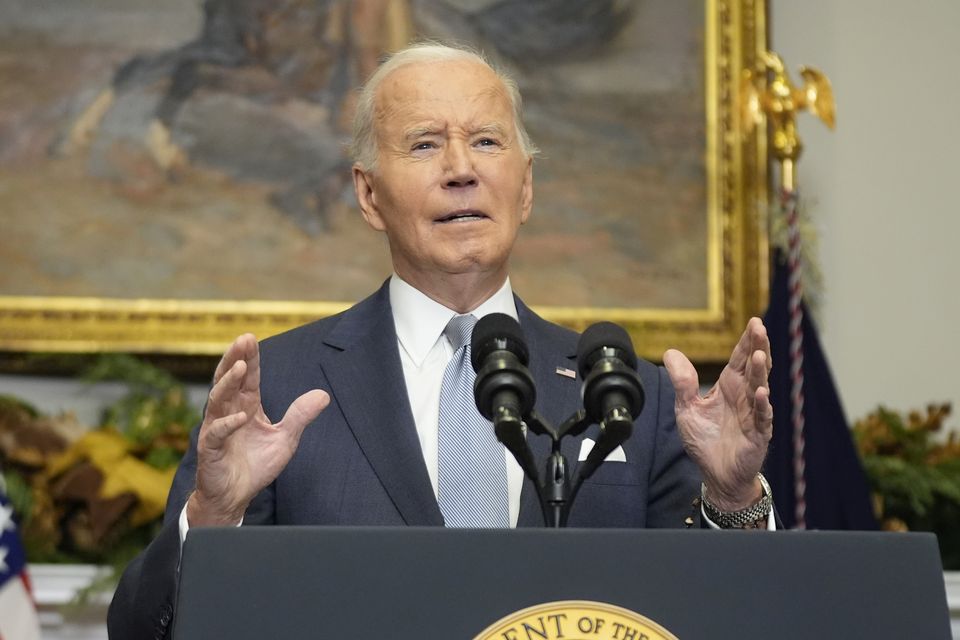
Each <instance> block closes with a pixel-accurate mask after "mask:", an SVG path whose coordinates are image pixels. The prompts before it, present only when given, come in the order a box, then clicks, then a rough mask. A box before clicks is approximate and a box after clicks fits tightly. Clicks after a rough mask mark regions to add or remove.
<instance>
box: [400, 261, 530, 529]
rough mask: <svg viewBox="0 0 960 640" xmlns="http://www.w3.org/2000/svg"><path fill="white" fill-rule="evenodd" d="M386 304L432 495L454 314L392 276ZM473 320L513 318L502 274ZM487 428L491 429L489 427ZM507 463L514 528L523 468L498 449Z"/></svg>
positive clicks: (513, 307)
mask: <svg viewBox="0 0 960 640" xmlns="http://www.w3.org/2000/svg"><path fill="white" fill-rule="evenodd" d="M390 306H391V307H392V309H393V322H394V325H395V326H396V328H397V341H398V342H399V345H400V363H401V364H402V365H403V377H404V380H405V382H406V384H407V395H408V396H409V398H410V408H411V409H412V410H413V421H414V423H415V424H416V426H417V436H418V437H419V438H420V447H421V448H422V449H423V459H424V462H426V464H427V473H429V474H430V482H431V484H432V485H433V493H434V495H437V469H438V467H439V460H438V459H437V450H438V443H437V442H438V430H439V424H440V387H441V385H442V383H443V373H444V371H445V370H446V368H447V363H448V362H450V358H452V357H453V347H452V346H451V345H450V341H449V340H447V338H446V336H444V335H443V330H444V329H445V328H446V326H447V323H448V322H449V321H450V318H452V317H453V316H455V315H457V312H455V311H452V310H451V309H448V308H446V307H444V306H443V305H442V304H440V303H439V302H436V301H435V300H432V299H431V298H429V297H427V296H426V295H425V294H423V293H422V292H421V291H418V290H417V289H415V288H413V287H412V286H411V285H409V284H407V283H406V282H404V281H403V280H402V279H401V278H400V277H399V276H398V275H396V274H394V275H393V278H391V279H390ZM469 313H471V314H473V315H474V316H475V317H476V318H477V319H478V320H479V319H480V318H482V317H483V316H485V315H488V314H491V313H505V314H507V315H508V316H510V317H511V318H513V319H514V320H516V319H517V305H516V303H515V302H514V299H513V290H512V289H511V288H510V279H509V278H508V279H507V281H506V282H504V283H503V286H502V287H500V289H499V290H498V291H497V292H496V293H495V294H493V295H492V296H491V297H490V298H489V299H487V300H486V301H485V302H484V303H483V304H481V305H480V306H479V307H477V308H476V309H474V310H472V311H470V312H469ZM491 428H492V427H491ZM503 455H504V458H505V459H506V461H507V497H508V499H509V502H510V526H511V527H515V526H517V517H518V515H519V514H520V489H521V488H522V487H523V470H522V469H521V468H520V465H519V464H517V461H516V460H515V459H514V457H513V455H512V454H511V453H510V452H509V451H507V449H506V447H504V448H503Z"/></svg>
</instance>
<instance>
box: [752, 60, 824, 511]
mask: <svg viewBox="0 0 960 640" xmlns="http://www.w3.org/2000/svg"><path fill="white" fill-rule="evenodd" d="M760 60H761V62H762V67H761V68H760V69H758V70H757V71H756V72H750V71H747V72H746V73H745V74H744V79H743V84H742V91H741V100H742V101H743V105H744V108H743V110H742V113H743V117H744V125H745V128H746V129H747V131H749V130H750V129H751V128H752V127H753V126H758V125H760V124H762V123H763V122H764V119H766V121H767V122H768V123H769V124H770V134H771V135H770V141H771V142H770V147H771V151H772V153H773V156H774V158H775V159H776V161H777V163H778V164H779V168H780V172H779V174H780V176H779V177H780V190H779V195H780V212H781V215H783V216H784V217H786V219H787V239H788V250H787V270H788V271H787V272H788V283H789V302H788V312H789V335H790V346H789V359H790V362H789V366H790V404H791V410H790V421H791V426H792V429H793V433H792V441H793V477H794V528H795V529H806V509H807V501H806V488H807V487H806V458H805V456H804V449H805V446H806V441H805V436H804V432H805V426H806V425H805V418H804V410H803V409H804V406H803V405H804V396H803V386H804V379H803V278H802V271H803V264H802V259H801V243H800V216H799V212H798V207H797V200H798V196H797V160H798V159H799V158H800V153H801V152H802V151H803V145H802V143H801V141H800V137H799V136H798V135H797V128H796V114H797V112H798V111H802V110H807V111H810V112H811V113H813V114H814V115H816V116H818V117H819V118H820V119H821V120H823V121H824V123H826V124H827V126H828V127H830V128H831V129H832V128H833V126H834V121H835V116H834V102H833V93H832V91H831V88H830V82H829V80H828V79H827V77H826V76H824V75H823V74H822V73H820V72H819V71H817V70H815V69H811V68H804V67H801V69H800V75H801V76H802V77H803V79H804V85H803V87H800V88H797V87H795V86H794V84H793V82H792V81H791V80H790V77H789V75H788V74H787V72H786V70H785V68H784V65H783V61H782V60H781V59H780V56H778V55H777V54H775V53H772V52H764V53H763V54H761V55H760Z"/></svg>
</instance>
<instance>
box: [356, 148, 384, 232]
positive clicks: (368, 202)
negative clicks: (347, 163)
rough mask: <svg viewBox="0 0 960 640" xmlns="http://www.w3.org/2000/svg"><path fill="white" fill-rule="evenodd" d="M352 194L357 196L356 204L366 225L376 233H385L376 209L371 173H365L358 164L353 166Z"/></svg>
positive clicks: (378, 210)
mask: <svg viewBox="0 0 960 640" xmlns="http://www.w3.org/2000/svg"><path fill="white" fill-rule="evenodd" d="M353 192H354V193H355V194H356V196H357V204H359V205H360V212H361V213H362V214H363V219H364V220H366V221H367V224H368V225H370V226H371V227H373V228H374V229H376V230H377V231H385V230H386V226H385V225H384V224H383V218H381V217H380V209H379V208H378V207H377V194H376V190H375V188H374V184H373V172H372V171H366V170H364V168H363V167H362V166H361V165H360V163H354V165H353Z"/></svg>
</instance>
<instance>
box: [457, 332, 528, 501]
mask: <svg viewBox="0 0 960 640" xmlns="http://www.w3.org/2000/svg"><path fill="white" fill-rule="evenodd" d="M529 361H530V353H529V352H528V351H527V344H526V342H525V341H524V339H523V331H522V330H521V329H520V324H519V323H518V322H517V321H516V320H514V319H513V318H511V317H510V316H508V315H506V314H503V313H491V314H489V315H486V316H484V317H482V318H480V319H479V320H478V321H477V324H475V325H474V326H473V335H472V336H471V338H470V363H471V364H472V365H473V370H474V371H476V372H477V379H476V381H475V382H474V383H473V397H474V400H475V401H476V403H477V410H478V411H480V414H481V415H482V416H483V417H484V418H486V419H487V420H490V421H491V422H493V432H494V434H496V436H497V440H499V441H500V442H502V443H503V446H505V447H506V448H507V450H508V451H510V453H512V454H513V457H514V458H516V460H517V463H518V464H519V465H520V468H521V469H523V472H524V473H525V474H526V475H527V477H529V478H531V479H532V480H533V481H534V482H536V481H537V463H536V461H535V460H534V459H533V452H532V451H531V450H530V447H529V446H528V445H527V437H526V433H525V428H524V427H525V424H524V418H525V417H527V416H528V415H530V414H531V412H532V411H533V404H534V401H535V400H536V398H537V392H536V388H535V387H534V386H533V376H531V375H530V371H528V370H527V362H529ZM536 423H537V420H536V419H531V424H536Z"/></svg>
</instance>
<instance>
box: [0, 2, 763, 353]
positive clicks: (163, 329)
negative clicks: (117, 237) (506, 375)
mask: <svg viewBox="0 0 960 640" xmlns="http://www.w3.org/2000/svg"><path fill="white" fill-rule="evenodd" d="M704 29H705V31H704V43H705V44H704V50H705V59H704V64H705V72H704V78H705V82H706V86H705V95H706V120H707V122H706V126H705V130H706V135H707V141H706V159H705V169H706V177H707V185H706V194H707V209H708V211H707V245H708V246H707V261H706V264H707V274H706V277H707V283H708V284H707V304H706V305H704V306H703V307H701V308H695V309H691V308H687V309H673V308H606V307H605V308H592V307H561V306H535V309H536V310H537V311H538V312H539V313H540V314H541V315H543V316H544V317H546V318H547V319H549V320H552V321H555V322H558V323H560V324H563V325H566V326H569V327H571V328H574V329H578V330H582V329H584V328H585V327H587V326H588V325H590V324H591V323H593V322H596V321H599V320H610V321H613V322H617V323H619V324H622V325H623V326H625V327H626V328H627V329H628V331H629V332H630V334H631V336H632V337H633V339H634V342H635V344H636V345H637V348H638V349H637V350H638V353H639V354H640V355H641V356H643V357H646V358H648V359H652V360H659V359H660V357H661V356H662V354H663V351H664V350H665V349H667V348H671V347H674V348H679V349H681V350H683V351H684V352H685V353H686V354H687V355H688V356H690V357H691V358H693V359H695V360H697V361H700V362H723V361H725V360H726V358H727V357H728V355H729V352H730V349H731V347H732V346H733V344H735V342H736V340H737V338H738V336H739V335H740V333H741V332H742V330H743V327H744V326H745V324H746V321H747V319H748V318H749V317H750V316H752V315H756V314H758V313H761V312H762V310H763V308H764V306H765V304H766V299H767V286H768V246H767V221H766V209H767V200H768V194H767V189H768V187H767V161H768V160H767V141H766V131H765V129H764V128H762V127H760V128H755V129H753V131H752V132H751V133H749V134H748V133H745V130H744V129H743V126H742V124H741V121H740V117H739V113H740V105H739V98H738V88H739V78H740V77H741V75H742V72H743V70H744V69H753V68H756V66H757V62H756V61H757V56H758V53H759V52H761V51H763V50H765V49H766V45H767V42H766V37H767V36H766V6H765V2H763V1H762V0H739V1H738V0H705V25H704ZM347 306H349V303H346V302H305V301H266V300H261V301H257V300H178V299H152V298H151V299H118V298H93V297H41V296H37V297H34V296H0V350H4V351H8V352H60V353H91V352H102V351H122V352H134V353H157V354H177V355H215V354H219V353H221V352H222V351H223V349H224V348H225V347H226V345H227V344H229V342H230V341H231V340H232V339H233V338H234V337H235V336H236V335H238V334H240V333H244V332H253V333H255V334H256V335H257V336H258V337H260V338H263V337H267V336H269V335H272V334H275V333H278V332H281V331H283V330H286V329H288V328H291V327H293V326H296V325H299V324H303V323H305V322H308V321H310V320H313V319H316V318H320V317H324V316H327V315H330V314H334V313H337V312H339V311H341V310H343V309H345V308H346V307H347Z"/></svg>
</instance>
